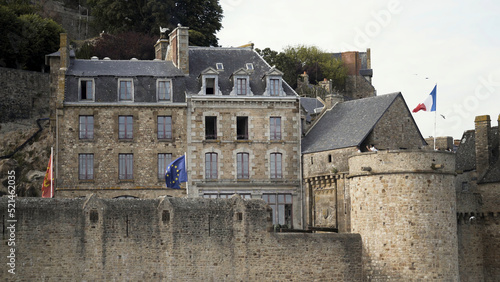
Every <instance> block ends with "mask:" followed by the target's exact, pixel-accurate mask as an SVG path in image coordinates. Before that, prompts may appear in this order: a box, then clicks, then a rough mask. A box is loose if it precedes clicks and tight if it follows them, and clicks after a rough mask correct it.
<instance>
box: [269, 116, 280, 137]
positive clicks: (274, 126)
mask: <svg viewBox="0 0 500 282" xmlns="http://www.w3.org/2000/svg"><path fill="white" fill-rule="evenodd" d="M270 123H271V124H270V128H271V132H270V138H271V140H281V117H271V118H270Z"/></svg>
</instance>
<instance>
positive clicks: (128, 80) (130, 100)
mask: <svg viewBox="0 0 500 282" xmlns="http://www.w3.org/2000/svg"><path fill="white" fill-rule="evenodd" d="M122 82H130V85H131V87H130V88H131V90H130V91H131V93H130V99H121V97H120V92H121V83H122ZM118 101H120V102H134V79H132V78H119V79H118Z"/></svg>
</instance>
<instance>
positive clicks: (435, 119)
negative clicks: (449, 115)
mask: <svg viewBox="0 0 500 282" xmlns="http://www.w3.org/2000/svg"><path fill="white" fill-rule="evenodd" d="M434 88H436V105H434V106H435V107H436V110H435V111H434V151H436V124H437V99H438V98H437V82H436V85H435V86H434Z"/></svg>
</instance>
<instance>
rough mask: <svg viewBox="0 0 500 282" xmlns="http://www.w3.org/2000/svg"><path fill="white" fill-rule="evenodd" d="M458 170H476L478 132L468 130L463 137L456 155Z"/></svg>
mask: <svg viewBox="0 0 500 282" xmlns="http://www.w3.org/2000/svg"><path fill="white" fill-rule="evenodd" d="M455 167H456V169H457V170H461V171H471V170H475V169H476V132H475V131H474V130H468V131H466V132H464V134H463V135H462V139H461V141H460V146H458V149H457V153H456V164H455Z"/></svg>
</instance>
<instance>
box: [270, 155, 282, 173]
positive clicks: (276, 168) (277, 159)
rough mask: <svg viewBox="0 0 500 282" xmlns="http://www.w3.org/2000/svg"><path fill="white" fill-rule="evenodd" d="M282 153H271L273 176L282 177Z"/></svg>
mask: <svg viewBox="0 0 500 282" xmlns="http://www.w3.org/2000/svg"><path fill="white" fill-rule="evenodd" d="M281 157H282V155H281V153H272V154H271V178H282V173H281V164H282V158H281Z"/></svg>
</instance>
